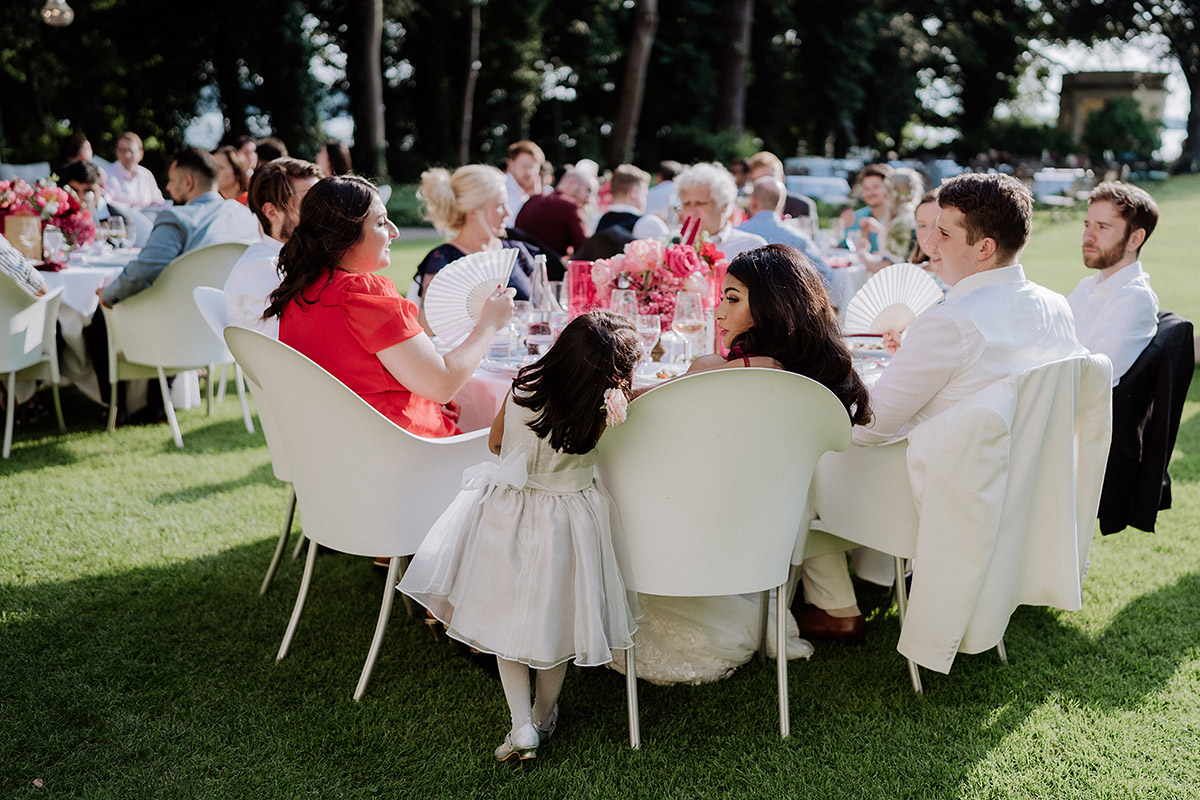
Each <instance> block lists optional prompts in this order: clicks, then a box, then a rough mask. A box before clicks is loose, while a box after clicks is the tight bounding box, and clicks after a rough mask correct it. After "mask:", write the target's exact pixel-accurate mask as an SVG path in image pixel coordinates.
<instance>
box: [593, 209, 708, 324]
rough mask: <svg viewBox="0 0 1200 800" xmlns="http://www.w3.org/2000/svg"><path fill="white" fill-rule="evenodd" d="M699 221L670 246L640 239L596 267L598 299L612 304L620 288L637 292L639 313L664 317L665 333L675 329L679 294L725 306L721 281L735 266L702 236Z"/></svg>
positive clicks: (685, 227) (670, 243)
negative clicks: (722, 301)
mask: <svg viewBox="0 0 1200 800" xmlns="http://www.w3.org/2000/svg"><path fill="white" fill-rule="evenodd" d="M698 229H699V223H698V222H697V224H696V225H695V226H694V227H692V229H691V232H690V235H688V230H689V225H688V223H687V222H685V223H684V236H683V237H676V238H675V239H673V240H671V241H670V242H660V241H658V240H657V239H637V240H635V241H632V242H630V243H629V244H627V245H625V251H624V252H623V253H621V254H619V255H615V256H613V257H612V258H602V259H599V260H597V261H596V262H594V263H593V264H592V282H593V283H594V284H595V285H596V301H597V302H598V303H599V304H600V305H602V306H607V305H608V302H609V296H610V295H611V294H612V292H613V290H614V289H632V290H633V291H634V293H635V294H636V295H637V301H638V313H641V314H658V315H659V316H660V317H661V318H662V327H663V330H664V331H666V330H670V328H671V319H672V317H673V316H674V314H675V293H676V292H699V294H700V297H701V298H702V299H703V301H704V306H705V308H711V307H712V306H714V305H716V304H717V303H718V302H720V294H721V282H722V281H724V280H725V268H726V267H728V266H729V262H728V261H727V260H726V259H725V254H724V253H722V252H721V251H720V250H718V249H717V246H716V245H715V244H713V243H712V242H710V241H708V238H707V236H704V235H698V234H697V231H698Z"/></svg>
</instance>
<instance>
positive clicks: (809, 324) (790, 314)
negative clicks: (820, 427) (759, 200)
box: [728, 244, 871, 425]
mask: <svg viewBox="0 0 1200 800" xmlns="http://www.w3.org/2000/svg"><path fill="white" fill-rule="evenodd" d="M728 274H729V275H732V276H733V277H734V278H737V279H738V280H739V281H741V282H742V283H743V284H745V286H746V289H747V291H748V292H749V294H750V316H751V317H752V318H753V319H754V326H753V327H751V328H750V329H749V330H747V331H745V332H743V333H740V334H738V335H737V336H736V337H735V338H734V340H733V342H731V345H732V346H733V347H740V348H741V349H742V352H744V353H746V354H749V355H756V356H770V357H771V358H774V359H775V360H776V361H778V362H779V363H780V364H782V365H783V368H784V369H786V370H787V371H788V372H795V373H797V374H799V375H804V376H806V377H809V378H812V379H813V380H815V381H817V382H818V383H820V384H821V385H822V386H825V387H826V388H827V389H829V390H830V391H831V392H833V393H834V394H835V395H837V398H838V399H839V400H841V401H842V405H844V406H845V407H846V410H847V411H848V412H849V413H850V421H851V422H853V423H854V424H855V425H866V424H868V423H869V422H870V421H871V406H870V397H869V395H868V394H867V387H866V386H864V385H863V382H862V380H861V379H860V378H859V377H858V373H857V372H855V371H854V366H853V362H852V359H851V356H850V349H849V348H848V347H846V343H845V342H843V341H842V336H841V329H840V328H839V326H838V321H837V314H836V313H834V310H833V306H832V305H831V304H830V302H829V295H828V294H827V293H826V291H825V286H824V284H822V283H821V276H820V273H818V272H817V270H816V268H815V267H813V265H812V262H810V261H809V260H808V259H807V258H806V257H805V256H804V254H803V253H801V252H800V251H799V250H797V249H795V248H794V247H788V246H787V245H782V244H769V245H767V246H766V247H760V248H758V249H756V250H747V251H746V252H744V253H742V254H741V255H739V256H737V257H736V258H734V259H733V261H732V263H730V265H729V270H728Z"/></svg>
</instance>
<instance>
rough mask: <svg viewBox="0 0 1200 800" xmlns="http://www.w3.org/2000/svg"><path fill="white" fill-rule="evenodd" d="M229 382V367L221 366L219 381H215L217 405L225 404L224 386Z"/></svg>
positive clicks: (226, 365)
mask: <svg viewBox="0 0 1200 800" xmlns="http://www.w3.org/2000/svg"><path fill="white" fill-rule="evenodd" d="M228 380H229V365H228V364H222V365H221V379H220V380H219V381H217V405H221V403H224V402H225V386H226V383H227V381H228Z"/></svg>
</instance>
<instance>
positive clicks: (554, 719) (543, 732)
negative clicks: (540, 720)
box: [534, 703, 558, 744]
mask: <svg viewBox="0 0 1200 800" xmlns="http://www.w3.org/2000/svg"><path fill="white" fill-rule="evenodd" d="M534 727H536V728H537V732H538V744H545V743H546V742H548V741H549V740H550V737H551V736H553V735H554V729H555V728H557V727H558V703H555V704H554V708H553V709H552V710H551V711H550V719H549V720H547V721H546V726H545V727H542V726H541V725H538V724H537V723H536V722H535V723H534Z"/></svg>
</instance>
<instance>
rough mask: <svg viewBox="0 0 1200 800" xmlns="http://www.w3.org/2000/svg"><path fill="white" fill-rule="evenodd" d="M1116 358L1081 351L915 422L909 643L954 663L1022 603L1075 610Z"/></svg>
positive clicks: (945, 666)
mask: <svg viewBox="0 0 1200 800" xmlns="http://www.w3.org/2000/svg"><path fill="white" fill-rule="evenodd" d="M1111 375H1112V366H1111V364H1110V362H1109V361H1108V359H1107V358H1106V357H1104V356H1091V355H1085V356H1077V357H1073V358H1069V359H1064V360H1062V361H1056V362H1053V363H1050V364H1047V365H1046V366H1043V367H1037V368H1035V369H1032V370H1029V371H1026V372H1022V373H1017V374H1015V375H1013V376H1011V377H1010V378H1007V379H1005V380H1002V381H998V382H997V383H994V384H992V385H991V386H989V387H987V388H986V389H983V390H982V391H980V392H978V393H977V394H976V395H974V396H973V397H971V398H969V399H967V400H964V401H963V402H961V403H959V404H958V405H957V406H955V407H953V408H951V409H948V410H947V411H945V412H943V413H941V414H938V415H937V416H935V417H932V418H931V419H929V420H927V421H925V422H923V423H922V424H920V425H918V426H917V427H916V428H914V429H913V430H912V431H911V433H910V434H909V449H908V470H909V478H910V480H911V482H912V487H913V496H914V499H915V501H916V504H917V508H918V513H919V517H920V522H919V530H918V535H917V551H916V560H915V563H914V567H913V580H912V595H911V598H910V601H909V606H908V613H907V615H906V617H905V620H904V627H903V629H902V631H901V634H900V643H899V645H898V646H897V649H898V650H899V651H900V653H901V654H903V655H904V656H905V657H907V658H910V659H912V660H913V661H915V662H916V663H918V664H920V665H921V666H923V667H927V668H929V669H934V670H937V671H939V672H949V671H950V666H951V664H952V663H953V661H954V657H955V655H956V654H957V653H958V652H960V651H961V652H964V653H978V652H982V651H983V650H987V649H989V648H991V647H995V646H996V644H997V643H999V641H1000V640H1001V638H1002V637H1003V635H1004V630H1005V628H1006V627H1007V626H1008V620H1009V617H1010V616H1011V615H1012V612H1013V610H1015V609H1016V607H1017V606H1018V605H1045V606H1054V607H1056V608H1062V609H1065V610H1068V611H1075V610H1078V609H1079V608H1080V607H1081V605H1082V593H1081V583H1082V580H1083V576H1084V573H1085V572H1086V570H1087V558H1088V550H1089V549H1090V547H1091V540H1092V530H1093V528H1094V525H1095V519H1096V510H1097V508H1098V506H1099V502H1100V487H1101V484H1102V482H1103V479H1104V464H1105V459H1106V456H1107V453H1108V446H1109V438H1110V435H1111V401H1112V396H1111V392H1110V382H1111Z"/></svg>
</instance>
